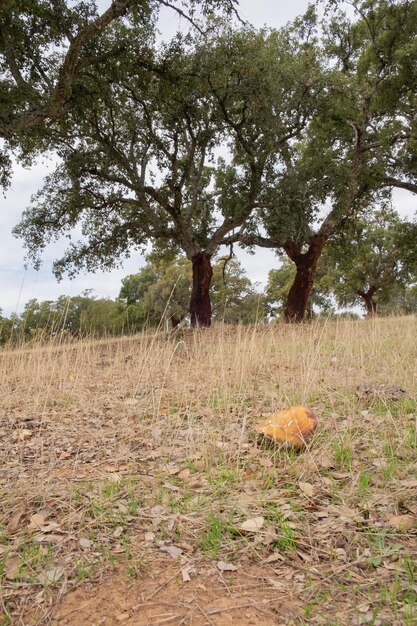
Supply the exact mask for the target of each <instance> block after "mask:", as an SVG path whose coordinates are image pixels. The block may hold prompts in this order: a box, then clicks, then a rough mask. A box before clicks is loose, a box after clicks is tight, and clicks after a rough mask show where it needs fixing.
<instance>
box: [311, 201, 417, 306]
mask: <svg viewBox="0 0 417 626" xmlns="http://www.w3.org/2000/svg"><path fill="white" fill-rule="evenodd" d="M415 226H416V225H415V224H411V223H407V222H403V221H402V220H401V219H400V217H399V215H398V214H397V213H396V212H395V211H394V210H393V209H391V208H390V207H383V208H380V209H377V210H375V211H373V212H367V213H365V214H363V215H362V216H361V217H358V218H356V219H355V220H350V221H348V222H346V223H345V225H344V229H343V231H340V232H339V233H337V234H336V235H335V236H334V237H333V238H332V239H331V240H330V241H329V243H328V245H327V248H326V251H325V253H324V255H323V258H322V259H321V266H320V267H321V273H322V278H321V285H322V286H323V285H324V286H326V287H327V288H328V289H329V290H331V291H332V292H333V293H334V295H335V298H336V300H337V302H338V304H339V305H340V306H348V305H354V304H358V303H362V304H363V303H364V302H365V303H366V304H367V309H368V311H369V312H371V313H372V312H373V310H372V308H371V309H370V308H369V307H370V304H371V305H372V304H374V305H375V306H376V303H378V305H379V303H381V304H382V305H385V310H386V311H389V310H391V311H393V310H395V309H398V308H399V307H400V306H401V304H402V303H403V304H404V311H405V312H411V311H412V310H413V307H415V302H414V301H413V293H414V292H415V286H414V287H413V281H414V282H415V281H416V280H417V258H416V252H415V239H414V238H413V236H412V233H413V231H414V230H415Z"/></svg>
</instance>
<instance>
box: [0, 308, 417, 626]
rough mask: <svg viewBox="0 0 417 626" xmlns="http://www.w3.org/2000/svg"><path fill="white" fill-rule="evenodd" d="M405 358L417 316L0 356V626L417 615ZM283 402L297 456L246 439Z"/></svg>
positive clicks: (415, 515)
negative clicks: (295, 410) (299, 407)
mask: <svg viewBox="0 0 417 626" xmlns="http://www.w3.org/2000/svg"><path fill="white" fill-rule="evenodd" d="M416 354H417V319H416V318H413V317H409V318H392V319H376V320H372V321H343V322H338V323H336V322H329V323H327V324H323V323H320V324H319V323H317V324H311V325H304V326H301V327H298V326H294V327H290V326H281V325H278V326H273V327H259V328H247V327H235V328H230V327H219V328H213V329H212V330H205V331H204V332H199V331H197V332H194V333H192V332H189V331H186V332H185V333H184V334H183V335H179V334H177V335H169V336H165V335H162V334H161V335H155V336H153V337H149V336H139V337H134V338H127V339H120V340H110V341H100V342H91V341H83V342H80V343H72V344H65V345H62V346H51V347H40V348H31V349H29V350H16V351H10V352H7V351H5V352H3V353H1V355H0V358H1V398H2V403H1V404H2V408H1V409H0V411H1V413H0V418H1V421H0V434H1V438H2V446H1V449H0V467H1V472H0V498H1V507H0V581H1V582H0V584H1V589H2V593H1V597H2V600H1V602H2V605H1V604H0V624H1V626H3V625H5V624H11V623H13V624H24V625H25V626H26V625H27V624H32V623H38V624H47V623H49V622H52V623H54V624H69V625H71V626H74V625H78V624H79V625H81V624H90V623H91V624H93V623H94V624H118V623H123V624H128V625H133V624H135V625H137V624H162V623H164V624H165V623H166V624H169V623H171V624H218V625H223V624H231V623H232V621H234V623H239V624H262V625H264V624H266V625H268V624H294V625H295V624H326V625H329V624H334V625H339V624H340V625H341V624H368V623H369V624H375V625H377V624H380V625H381V624H386V625H392V624H407V625H412V624H417V558H416V557H417V541H416V539H417V529H416V521H417V498H416V493H417V432H416V425H417V401H416V399H417V363H416ZM401 390H404V391H405V393H402V392H401ZM294 404H306V405H307V406H309V407H310V408H311V409H312V410H313V411H314V413H315V414H316V415H317V417H318V420H319V427H318V429H317V431H316V434H315V436H314V438H313V440H312V441H311V443H310V444H309V447H308V449H307V450H304V451H303V452H301V453H294V452H293V451H292V450H285V449H282V448H278V447H274V446H271V445H265V444H264V443H262V442H261V441H259V440H258V439H257V437H256V436H255V435H254V432H253V426H254V424H255V423H256V422H257V421H259V419H260V418H262V417H263V416H267V415H268V414H270V413H272V412H274V411H275V410H277V409H279V408H282V407H284V406H289V405H294ZM256 517H262V518H263V520H264V522H263V526H262V528H261V529H260V530H259V532H253V533H242V532H239V526H240V525H241V524H242V522H244V521H246V520H248V519H253V518H256ZM92 616H94V617H92Z"/></svg>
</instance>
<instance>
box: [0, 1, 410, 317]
mask: <svg viewBox="0 0 417 626" xmlns="http://www.w3.org/2000/svg"><path fill="white" fill-rule="evenodd" d="M109 4H110V0H100V1H99V5H100V8H102V9H105V8H107V6H108V5H109ZM307 5H308V0H292V1H291V2H283V1H282V0H281V1H276V0H240V2H239V14H240V16H241V17H242V18H243V19H244V20H246V21H248V22H250V23H252V24H253V25H255V26H256V27H262V26H264V25H266V26H268V27H280V26H283V25H285V24H286V23H287V22H288V21H289V20H292V19H293V18H295V17H296V16H297V15H300V14H302V13H303V12H304V11H305V10H306V8H307ZM178 26H181V22H180V20H179V18H178V16H177V15H176V14H174V13H173V12H169V11H166V12H165V13H164V15H163V17H162V18H161V21H160V29H161V31H162V34H163V36H167V37H168V36H170V35H171V34H173V33H174V32H175V31H176V30H177V28H178ZM53 169H54V162H53V161H52V160H51V159H49V160H48V159H47V158H44V159H43V160H41V161H39V162H38V163H37V164H36V165H35V166H33V167H32V168H30V169H24V168H23V167H22V166H20V165H18V164H16V165H15V167H14V175H13V180H12V185H11V188H10V189H9V190H8V191H7V192H6V196H5V197H4V198H1V197H0V203H1V210H0V309H2V310H3V314H5V315H10V314H11V313H13V312H21V311H22V309H23V306H24V304H25V303H26V302H27V301H28V300H29V299H31V298H37V299H38V300H55V299H56V298H57V297H58V296H59V295H62V294H65V295H67V296H73V295H77V294H79V293H81V292H82V291H84V290H85V289H91V288H92V289H94V293H95V295H96V296H97V297H111V298H114V297H116V296H117V295H118V293H119V291H120V286H121V280H122V278H123V277H125V276H127V275H128V274H133V273H135V272H137V271H138V269H139V268H140V267H141V266H142V265H143V264H144V262H145V261H144V258H143V256H141V255H140V254H138V253H133V254H132V256H131V257H130V258H129V259H127V260H126V261H125V262H124V263H123V265H122V267H120V268H119V269H116V270H113V271H111V272H96V273H94V274H92V273H89V274H88V273H80V274H79V275H78V276H77V277H76V278H75V279H73V280H69V279H67V278H64V279H63V280H62V281H61V282H60V283H58V282H57V280H56V278H55V277H54V275H53V273H52V262H53V261H54V259H55V258H57V257H59V256H60V255H61V253H62V251H63V249H64V248H65V242H59V243H57V244H54V245H51V246H49V247H48V248H47V249H46V250H45V252H44V254H43V264H42V267H41V269H40V270H39V271H35V270H34V269H32V268H28V269H25V267H24V255H25V251H24V249H23V246H22V242H21V241H20V240H18V239H16V238H15V237H13V236H12V234H11V231H12V228H13V226H15V225H16V224H17V223H18V222H19V221H20V216H21V214H22V211H23V210H24V209H25V208H26V207H27V206H28V204H29V202H30V198H31V196H32V195H33V194H34V193H36V192H37V191H38V190H39V189H40V188H41V187H42V181H43V178H44V176H46V175H47V174H48V173H49V172H51V171H52V170H53ZM394 204H395V208H396V209H397V210H398V211H399V212H400V214H401V215H402V216H407V215H412V214H413V213H414V212H415V209H416V204H417V203H416V201H415V196H413V195H412V194H410V193H408V192H405V191H401V192H397V193H396V195H395V202H394ZM237 254H238V258H239V260H240V261H241V262H242V264H243V266H244V268H245V269H246V271H247V273H248V276H249V277H250V279H251V280H252V281H254V282H258V283H259V284H260V286H264V285H265V284H266V281H267V275H268V271H269V270H270V269H272V268H273V267H277V265H278V259H277V257H276V255H275V254H274V252H273V251H271V250H264V249H263V250H262V249H259V250H257V251H256V254H255V255H251V254H248V253H245V252H244V251H242V250H237Z"/></svg>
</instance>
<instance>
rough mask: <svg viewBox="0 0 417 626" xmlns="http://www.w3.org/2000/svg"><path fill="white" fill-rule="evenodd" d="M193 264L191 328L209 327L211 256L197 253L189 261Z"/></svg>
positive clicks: (205, 253)
mask: <svg viewBox="0 0 417 626" xmlns="http://www.w3.org/2000/svg"><path fill="white" fill-rule="evenodd" d="M191 262H192V264H193V287H192V291H191V301H190V315H191V326H192V327H195V326H204V327H208V326H210V325H211V302H210V283H211V278H212V276H213V269H212V267H211V254H208V253H207V252H199V253H198V254H196V255H194V256H193V257H192V259H191Z"/></svg>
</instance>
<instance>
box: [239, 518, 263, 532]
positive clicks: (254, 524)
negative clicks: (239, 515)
mask: <svg viewBox="0 0 417 626" xmlns="http://www.w3.org/2000/svg"><path fill="white" fill-rule="evenodd" d="M264 523H265V519H264V518H263V517H253V518H252V519H247V520H246V521H245V522H243V523H242V524H240V525H239V526H238V527H237V530H238V531H239V532H240V533H243V534H246V533H257V532H259V531H260V530H261V528H262V526H263V525H264Z"/></svg>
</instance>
